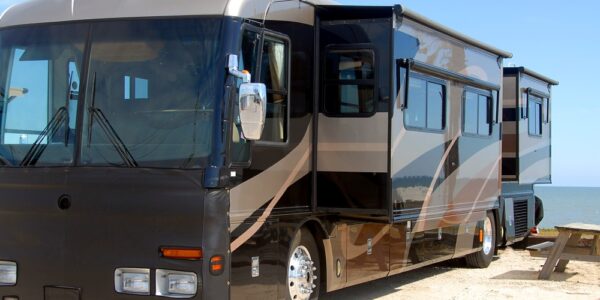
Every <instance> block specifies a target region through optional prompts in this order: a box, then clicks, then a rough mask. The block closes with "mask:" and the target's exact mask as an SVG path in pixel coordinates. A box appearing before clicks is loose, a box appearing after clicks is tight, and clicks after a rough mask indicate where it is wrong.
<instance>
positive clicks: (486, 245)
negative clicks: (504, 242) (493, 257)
mask: <svg viewBox="0 0 600 300" xmlns="http://www.w3.org/2000/svg"><path fill="white" fill-rule="evenodd" d="M492 234H493V230H492V220H490V218H489V217H486V218H485V221H484V222H483V254H485V255H488V254H490V251H492V240H493V239H492Z"/></svg>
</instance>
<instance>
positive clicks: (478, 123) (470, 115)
mask: <svg viewBox="0 0 600 300" xmlns="http://www.w3.org/2000/svg"><path fill="white" fill-rule="evenodd" d="M484 93H485V92H482V93H477V92H472V91H467V92H465V99H464V105H463V116H464V119H463V130H464V132H465V133H468V134H476V135H482V136H486V135H490V134H491V129H492V122H491V121H492V120H491V117H492V110H493V107H492V106H493V105H492V98H491V97H490V95H489V94H488V93H485V94H484Z"/></svg>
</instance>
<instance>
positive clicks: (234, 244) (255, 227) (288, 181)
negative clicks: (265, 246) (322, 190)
mask: <svg viewBox="0 0 600 300" xmlns="http://www.w3.org/2000/svg"><path fill="white" fill-rule="evenodd" d="M309 156H310V149H306V151H304V154H303V155H302V158H301V159H300V160H299V161H298V163H297V164H296V166H295V167H294V169H293V171H292V172H291V173H290V175H289V176H288V178H287V179H286V180H285V183H284V184H283V185H282V186H281V188H280V189H279V191H277V194H275V197H274V198H273V200H271V203H269V206H267V208H266V209H265V211H264V212H263V213H262V215H261V216H260V217H259V218H258V220H256V221H255V222H254V224H252V226H250V228H248V229H247V230H246V231H245V232H244V233H242V234H241V235H240V236H239V237H237V238H236V239H235V240H234V241H233V242H232V243H231V247H230V248H231V252H233V251H235V250H237V249H238V248H239V247H240V246H241V245H242V244H244V243H245V242H246V241H248V240H249V239H250V238H251V237H252V236H253V235H254V234H255V233H256V232H257V231H258V229H260V227H261V226H262V225H263V223H264V222H265V221H266V220H267V217H268V216H269V215H270V214H271V212H272V211H273V208H274V207H275V205H277V203H278V202H279V200H280V199H281V197H282V196H283V194H284V193H285V191H286V190H287V188H288V187H289V186H290V185H291V184H292V183H293V181H294V178H296V176H297V175H298V173H299V172H300V170H302V166H303V165H304V164H305V163H306V161H307V160H308V157H309Z"/></svg>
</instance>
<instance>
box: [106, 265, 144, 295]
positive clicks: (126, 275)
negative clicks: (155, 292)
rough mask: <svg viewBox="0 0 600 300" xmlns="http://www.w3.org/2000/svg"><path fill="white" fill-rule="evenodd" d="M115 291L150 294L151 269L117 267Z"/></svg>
mask: <svg viewBox="0 0 600 300" xmlns="http://www.w3.org/2000/svg"><path fill="white" fill-rule="evenodd" d="M115 291H117V292H119V293H124V294H136V295H150V269H139V268H119V269H116V270H115Z"/></svg>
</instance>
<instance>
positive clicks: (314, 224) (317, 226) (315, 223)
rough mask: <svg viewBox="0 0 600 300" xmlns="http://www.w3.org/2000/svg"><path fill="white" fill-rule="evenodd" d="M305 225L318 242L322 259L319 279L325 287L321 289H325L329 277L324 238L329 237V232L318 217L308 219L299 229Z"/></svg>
mask: <svg viewBox="0 0 600 300" xmlns="http://www.w3.org/2000/svg"><path fill="white" fill-rule="evenodd" d="M302 227H304V228H306V229H308V230H309V231H310V233H311V234H312V235H313V238H314V239H315V241H316V242H317V249H318V251H319V258H320V259H319V261H320V266H319V268H320V270H321V272H320V276H319V280H320V281H321V287H323V289H321V291H324V290H325V289H326V287H327V282H326V278H327V274H326V273H327V262H326V261H325V260H326V258H325V249H324V248H323V246H324V245H323V240H324V239H327V238H328V235H327V232H326V231H325V228H324V227H323V225H322V224H321V222H319V220H317V219H309V220H307V221H305V222H304V223H303V224H302V225H301V226H300V228H299V230H300V229H301V228H302Z"/></svg>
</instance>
